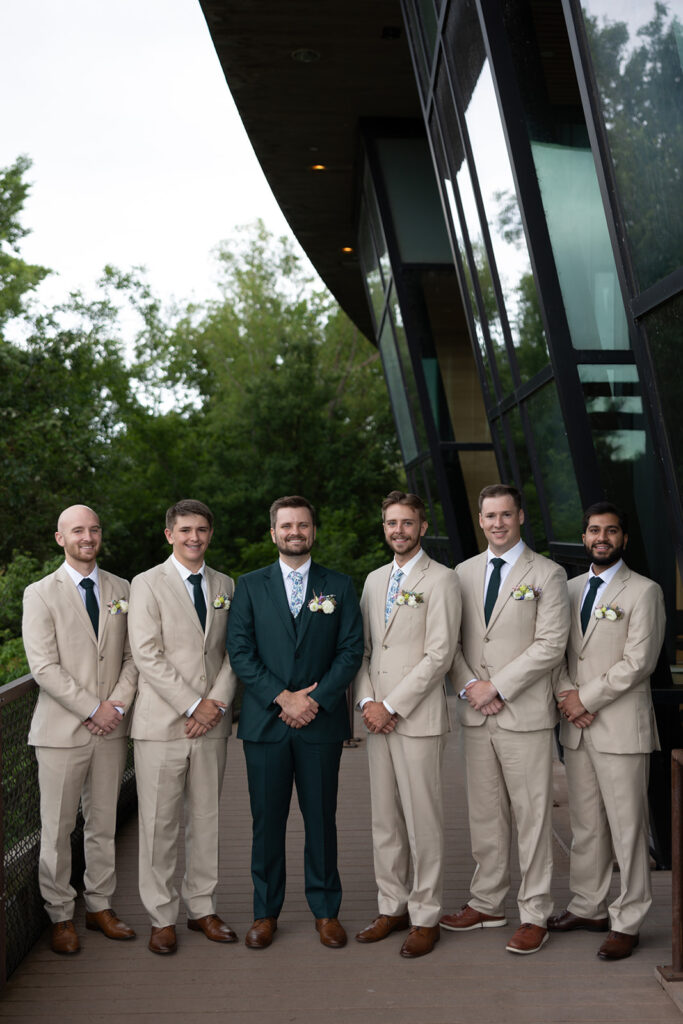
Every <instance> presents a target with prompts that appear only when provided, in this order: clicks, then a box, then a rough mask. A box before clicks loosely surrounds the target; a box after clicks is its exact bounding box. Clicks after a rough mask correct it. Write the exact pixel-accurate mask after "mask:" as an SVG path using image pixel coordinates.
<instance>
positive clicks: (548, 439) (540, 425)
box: [526, 382, 582, 542]
mask: <svg viewBox="0 0 683 1024" xmlns="http://www.w3.org/2000/svg"><path fill="white" fill-rule="evenodd" d="M526 409H527V412H528V415H529V422H530V424H531V431H532V433H533V435H534V441H535V448H536V457H537V459H538V463H539V466H540V470H541V477H542V479H543V490H544V492H545V495H546V498H547V501H548V512H549V514H550V521H551V523H552V529H553V539H554V540H559V541H569V542H571V541H574V540H576V532H577V524H579V523H580V522H581V511H582V509H581V499H580V497H579V490H578V487H577V485H576V475H575V473H574V466H573V464H572V459H571V455H570V453H569V442H568V441H567V433H566V430H565V428H564V421H563V419H562V413H561V411H560V403H559V401H558V398H557V390H556V387H555V384H554V382H550V383H549V384H546V385H545V386H544V387H542V388H541V389H540V391H537V392H535V393H534V394H533V395H532V397H531V398H529V399H528V401H527V403H526Z"/></svg>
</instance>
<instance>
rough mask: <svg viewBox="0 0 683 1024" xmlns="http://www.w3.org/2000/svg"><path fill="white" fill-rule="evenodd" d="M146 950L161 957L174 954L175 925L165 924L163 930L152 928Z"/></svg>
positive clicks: (175, 947) (175, 945) (176, 944)
mask: <svg viewBox="0 0 683 1024" xmlns="http://www.w3.org/2000/svg"><path fill="white" fill-rule="evenodd" d="M148 948H149V949H151V951H152V952H153V953H160V954H161V955H162V956H166V955H167V954H169V953H175V951H176V949H177V948H178V943H177V942H176V937H175V925H174V924H167V925H166V927H165V928H152V934H151V935H150V938H149V947H148Z"/></svg>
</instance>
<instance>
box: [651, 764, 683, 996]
mask: <svg viewBox="0 0 683 1024" xmlns="http://www.w3.org/2000/svg"><path fill="white" fill-rule="evenodd" d="M682 801H683V750H672V751H671V963H670V964H668V965H667V966H664V967H661V966H660V967H657V968H656V970H657V972H658V974H659V975H660V976H661V977H662V978H663V980H664V981H683V874H682V872H683V807H682V806H681V802H682Z"/></svg>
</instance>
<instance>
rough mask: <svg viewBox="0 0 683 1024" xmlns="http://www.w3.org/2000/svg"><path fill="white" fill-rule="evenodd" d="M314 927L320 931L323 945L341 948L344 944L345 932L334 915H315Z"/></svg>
mask: <svg viewBox="0 0 683 1024" xmlns="http://www.w3.org/2000/svg"><path fill="white" fill-rule="evenodd" d="M315 927H316V929H317V930H318V932H319V933H320V941H321V942H322V944H323V946H329V948H330V949H341V947H342V946H345V945H346V932H345V931H344V929H343V927H342V925H341V924H340V923H339V921H338V920H337V918H336V917H317V918H316V919H315Z"/></svg>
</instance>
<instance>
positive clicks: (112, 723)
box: [83, 700, 125, 736]
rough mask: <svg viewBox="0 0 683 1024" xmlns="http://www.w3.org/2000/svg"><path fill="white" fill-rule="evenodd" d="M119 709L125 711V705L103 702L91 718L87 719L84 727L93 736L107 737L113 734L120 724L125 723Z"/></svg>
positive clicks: (108, 701)
mask: <svg viewBox="0 0 683 1024" xmlns="http://www.w3.org/2000/svg"><path fill="white" fill-rule="evenodd" d="M119 708H123V709H124V710H125V705H124V704H121V703H119V702H118V701H117V703H116V704H113V703H112V702H111V701H110V700H103V701H101V702H100V706H99V707H98V709H97V711H96V712H95V714H94V715H93V716H92V717H91V718H86V719H85V721H84V722H83V725H84V726H85V727H86V729H87V730H88V732H91V733H92V734H93V736H106V735H107V733H110V732H113V731H114V729H115V728H116V726H117V725H118V724H119V722H122V721H123V715H122V714H121V712H120V711H119Z"/></svg>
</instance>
